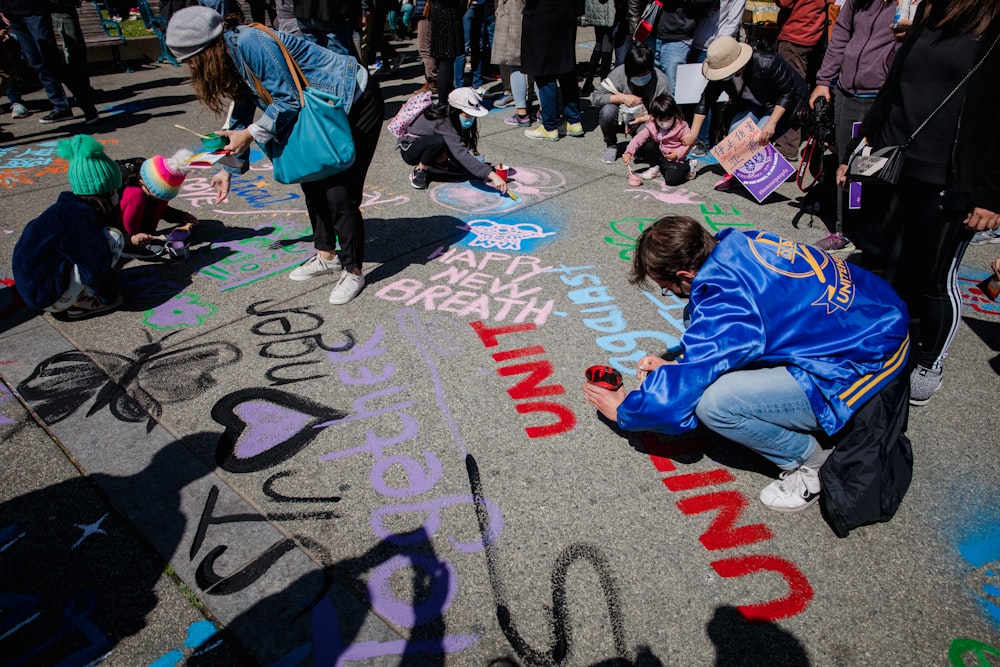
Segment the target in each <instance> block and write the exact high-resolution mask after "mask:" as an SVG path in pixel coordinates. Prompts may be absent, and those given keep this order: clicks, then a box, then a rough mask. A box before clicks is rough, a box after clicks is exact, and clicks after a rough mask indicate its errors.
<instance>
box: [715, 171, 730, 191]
mask: <svg viewBox="0 0 1000 667" xmlns="http://www.w3.org/2000/svg"><path fill="white" fill-rule="evenodd" d="M714 187H715V189H716V190H718V191H719V192H727V191H729V190H732V189H733V175H732V174H726V175H725V176H723V177H722V178H720V179H719V180H718V182H716V184H715V186H714Z"/></svg>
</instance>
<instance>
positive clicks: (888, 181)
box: [847, 35, 1000, 185]
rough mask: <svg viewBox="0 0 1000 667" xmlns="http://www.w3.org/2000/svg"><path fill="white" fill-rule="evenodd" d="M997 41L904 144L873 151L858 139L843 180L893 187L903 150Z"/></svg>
mask: <svg viewBox="0 0 1000 667" xmlns="http://www.w3.org/2000/svg"><path fill="white" fill-rule="evenodd" d="M998 41H1000V35H998V36H997V38H996V39H994V40H993V44H991V45H990V48H989V49H987V51H986V53H985V54H984V55H983V57H982V58H980V59H979V62H977V63H976V64H975V65H974V66H973V67H972V69H970V70H969V73H968V74H966V75H965V78H963V79H962V80H961V81H959V82H958V85H957V86H955V88H954V90H952V91H951V92H950V93H948V96H947V97H946V98H944V101H942V102H941V104H939V105H938V106H937V108H936V109H934V111H932V112H931V113H930V115H929V116H927V118H926V119H925V120H924V122H922V123H921V124H920V126H919V127H917V129H915V130H914V131H913V134H911V135H910V138H909V139H907V140H906V143H904V144H900V145H898V146H886V147H884V148H878V149H873V148H872V147H871V145H870V144H869V143H868V139H862V140H861V143H859V144H858V147H857V148H855V149H854V152H853V153H851V155H850V157H849V158H848V162H847V180H848V181H853V182H855V183H867V184H871V185H895V184H896V183H898V182H899V177H900V175H902V173H903V159H904V158H905V156H906V150H907V149H908V148H909V147H910V144H912V143H913V140H914V139H916V138H917V135H918V134H920V132H921V131H922V130H923V129H924V128H925V127H926V126H927V123H929V122H931V119H932V118H934V116H936V115H937V112H938V111H941V109H943V108H944V105H946V104H948V101H949V100H950V99H951V98H952V97H954V96H955V94H956V93H957V92H958V91H959V90H961V88H962V86H964V85H965V84H967V83H968V82H969V79H971V78H972V75H973V74H975V73H976V71H977V70H978V69H979V68H980V66H982V64H983V63H984V62H985V61H986V59H987V58H989V56H990V53H992V52H993V47H995V46H996V45H997V42H998Z"/></svg>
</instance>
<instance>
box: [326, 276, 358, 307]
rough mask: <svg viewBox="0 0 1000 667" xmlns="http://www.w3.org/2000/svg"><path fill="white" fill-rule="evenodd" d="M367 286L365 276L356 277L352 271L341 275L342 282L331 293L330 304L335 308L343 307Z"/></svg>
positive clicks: (338, 282)
mask: <svg viewBox="0 0 1000 667" xmlns="http://www.w3.org/2000/svg"><path fill="white" fill-rule="evenodd" d="M364 286H365V274H363V273H362V274H360V275H354V274H353V273H351V272H350V271H344V272H343V273H341V274H340V280H338V281H337V285H336V286H335V287H334V288H333V291H332V292H330V303H332V304H333V305H335V306H342V305H344V304H345V303H347V302H348V301H350V300H351V299H353V298H354V297H356V296H357V295H358V294H360V293H361V290H362V289H364Z"/></svg>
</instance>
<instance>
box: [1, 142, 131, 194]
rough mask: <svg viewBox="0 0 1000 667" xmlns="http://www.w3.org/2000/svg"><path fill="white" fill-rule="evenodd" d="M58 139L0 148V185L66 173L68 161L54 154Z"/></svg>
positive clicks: (34, 182) (20, 182)
mask: <svg viewBox="0 0 1000 667" xmlns="http://www.w3.org/2000/svg"><path fill="white" fill-rule="evenodd" d="M101 143H102V144H104V145H105V146H107V145H108V144H117V143H118V140H117V139H102V140H101ZM58 144H59V142H58V140H52V141H43V142H41V143H37V144H30V145H28V146H7V147H2V148H0V187H3V188H5V189H8V190H9V189H11V188H13V187H16V186H18V185H35V184H37V183H38V181H39V180H40V179H42V178H44V177H46V176H57V175H60V174H65V173H66V168H67V166H68V163H67V162H66V160H64V159H62V158H61V157H59V156H58V155H57V154H56V147H57V145H58Z"/></svg>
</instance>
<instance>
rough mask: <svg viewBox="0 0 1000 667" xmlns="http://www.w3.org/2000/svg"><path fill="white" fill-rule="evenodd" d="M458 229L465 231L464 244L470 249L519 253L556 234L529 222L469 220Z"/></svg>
mask: <svg viewBox="0 0 1000 667" xmlns="http://www.w3.org/2000/svg"><path fill="white" fill-rule="evenodd" d="M460 229H465V230H467V231H468V232H469V233H470V235H471V237H472V238H471V240H469V238H468V237H467V238H466V240H465V241H464V244H465V245H467V246H469V247H470V248H485V249H487V250H511V251H514V252H521V251H522V250H530V249H533V247H534V245H535V244H534V243H532V242H534V241H538V240H540V239H544V238H547V237H549V236H555V234H556V232H548V231H545V229H544V228H543V227H542V226H541V225H536V224H534V223H531V222H521V223H515V224H506V223H503V222H495V221H493V220H486V219H479V220H470V221H469V222H468V223H466V224H465V226H464V227H460Z"/></svg>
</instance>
